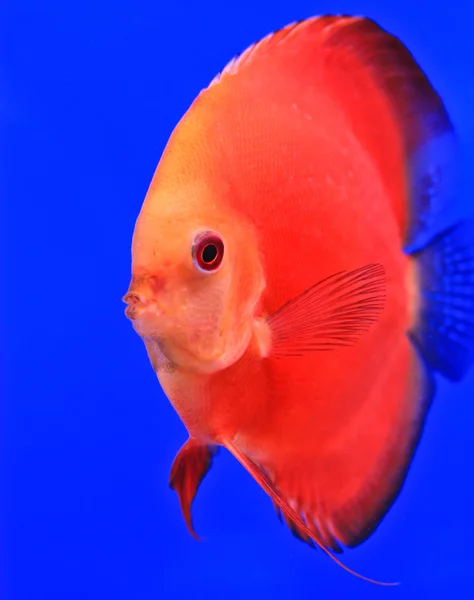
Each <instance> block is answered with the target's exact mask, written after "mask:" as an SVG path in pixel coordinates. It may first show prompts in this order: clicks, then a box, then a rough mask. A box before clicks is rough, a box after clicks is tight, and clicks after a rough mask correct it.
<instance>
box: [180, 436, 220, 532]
mask: <svg viewBox="0 0 474 600" xmlns="http://www.w3.org/2000/svg"><path fill="white" fill-rule="evenodd" d="M216 453H217V446H204V445H202V444H200V443H199V442H197V441H196V440H193V439H192V438H189V439H188V440H187V442H186V443H185V444H184V445H183V446H182V447H181V449H180V450H179V452H178V454H177V455H176V457H175V459H174V461H173V465H172V467H171V473H170V488H171V489H173V490H176V492H177V493H178V497H179V503H180V505H181V510H182V512H183V517H184V520H185V521H186V525H187V527H188V530H189V533H190V534H191V535H192V536H193V537H194V538H195V539H196V540H199V539H200V538H199V536H198V535H197V534H196V532H195V531H194V527H193V521H192V516H191V506H192V503H193V500H194V498H195V496H196V492H197V490H198V488H199V486H200V484H201V481H202V480H203V479H204V477H205V475H206V473H207V472H208V471H209V469H210V468H211V465H212V459H213V457H214V455H215V454H216Z"/></svg>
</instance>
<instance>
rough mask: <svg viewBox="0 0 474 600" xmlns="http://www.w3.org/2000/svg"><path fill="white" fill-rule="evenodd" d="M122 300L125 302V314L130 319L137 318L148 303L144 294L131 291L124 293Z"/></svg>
mask: <svg viewBox="0 0 474 600" xmlns="http://www.w3.org/2000/svg"><path fill="white" fill-rule="evenodd" d="M123 301H124V302H125V304H127V308H126V309H125V315H126V316H127V317H128V318H129V319H130V320H131V321H134V320H135V319H137V318H138V317H139V316H140V314H141V313H142V312H143V311H144V310H145V309H146V308H148V306H149V305H150V300H149V299H148V298H147V297H146V296H145V295H144V294H141V293H139V292H133V291H131V292H128V293H127V294H125V296H124V297H123Z"/></svg>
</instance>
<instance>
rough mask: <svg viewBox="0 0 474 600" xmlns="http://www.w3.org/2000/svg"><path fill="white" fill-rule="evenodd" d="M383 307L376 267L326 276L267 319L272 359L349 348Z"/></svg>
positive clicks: (381, 275)
mask: <svg viewBox="0 0 474 600" xmlns="http://www.w3.org/2000/svg"><path fill="white" fill-rule="evenodd" d="M384 306H385V270H384V268H383V266H382V265H380V264H377V263H376V264H370V265H366V266H364V267H362V268H360V269H356V270H354V271H341V272H340V273H335V274H334V275H330V276H329V277H326V278H325V279H323V280H322V281H320V282H319V283H316V284H315V285H313V286H312V287H310V288H309V289H307V290H306V291H304V292H303V293H302V294H300V295H299V296H297V297H296V298H294V299H293V300H290V301H289V302H287V303H286V304H284V305H283V306H282V307H281V308H279V309H278V310H277V311H276V312H275V313H273V315H271V316H270V317H268V319H267V324H268V326H269V328H270V332H271V355H272V356H300V355H301V354H302V353H304V352H309V351H313V350H319V351H321V350H332V349H334V348H337V347H339V346H352V345H354V344H355V343H356V342H357V340H358V339H359V338H360V336H361V335H362V334H363V333H365V332H366V331H368V329H369V328H370V326H371V325H372V324H373V323H374V322H375V321H377V319H378V317H379V314H380V312H381V311H382V310H383V308H384Z"/></svg>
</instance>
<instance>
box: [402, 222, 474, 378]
mask: <svg viewBox="0 0 474 600" xmlns="http://www.w3.org/2000/svg"><path fill="white" fill-rule="evenodd" d="M412 256H413V258H414V259H415V260H416V262H417V266H418V269H417V271H418V277H419V286H420V310H419V314H418V320H417V323H416V324H415V327H414V328H413V330H412V331H411V336H412V337H413V338H414V340H415V342H416V343H417V345H418V347H419V349H420V350H421V352H422V353H423V356H424V357H425V359H426V361H427V362H428V363H429V364H430V365H431V367H433V368H434V369H436V370H437V371H439V372H440V373H441V374H442V375H444V376H445V377H447V378H448V379H451V380H454V381H459V380H460V379H462V378H463V377H464V376H465V375H466V374H467V372H468V370H469V369H470V367H471V366H472V364H473V363H474V219H469V220H465V221H462V222H460V223H458V224H456V225H454V226H453V227H451V228H450V229H448V230H447V231H445V232H443V233H441V234H440V235H438V236H436V237H435V238H434V239H433V240H432V241H431V242H430V243H429V244H428V246H426V247H425V248H423V249H422V250H419V251H417V252H415V253H414V254H413V255H412Z"/></svg>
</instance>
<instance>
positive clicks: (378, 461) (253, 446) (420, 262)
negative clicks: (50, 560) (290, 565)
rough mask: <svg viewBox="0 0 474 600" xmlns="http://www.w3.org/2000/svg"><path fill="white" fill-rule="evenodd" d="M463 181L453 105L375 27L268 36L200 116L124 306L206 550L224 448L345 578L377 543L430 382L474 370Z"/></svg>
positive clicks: (300, 29) (144, 237)
mask: <svg viewBox="0 0 474 600" xmlns="http://www.w3.org/2000/svg"><path fill="white" fill-rule="evenodd" d="M457 163H458V159H457V142H456V137H455V133H454V130H453V127H452V124H451V121H450V118H449V116H448V114H447V111H446V109H445V107H444V105H443V102H442V100H441V98H440V97H439V95H438V94H437V92H436V91H435V90H434V89H433V87H432V85H431V84H430V82H429V81H428V79H427V77H426V76H425V75H424V74H423V72H422V71H421V69H420V67H419V66H418V65H417V63H416V62H415V59H414V58H413V57H412V55H411V54H410V53H409V51H408V50H407V49H406V48H405V46H404V45H403V44H402V43H401V42H400V41H399V40H398V39H397V38H396V37H394V36H392V35H391V34H389V33H388V32H386V31H384V30H383V29H381V28H380V27H379V26H378V25H377V24H376V23H374V22H373V21H372V20H370V19H367V18H362V17H360V18H359V17H342V16H341V17H337V16H324V17H317V18H310V19H308V20H304V21H302V22H298V23H293V24H291V25H289V26H287V27H285V28H283V29H281V30H279V31H277V32H275V33H272V34H270V35H268V36H267V37H265V38H264V39H263V40H261V41H260V42H258V43H256V44H254V45H252V46H251V47H249V48H248V49H247V50H246V51H245V52H244V53H243V54H242V55H240V56H239V57H237V58H235V59H234V60H232V61H231V62H230V63H229V64H228V65H227V66H226V67H225V68H224V70H223V71H222V73H220V74H219V75H218V76H217V77H216V78H215V79H214V80H213V81H212V82H211V84H210V85H209V86H208V87H207V88H206V89H205V90H203V91H202V92H201V93H200V94H199V95H198V97H197V98H196V99H195V101H194V102H193V103H192V105H191V107H190V108H189V110H188V111H187V112H186V114H185V115H184V116H183V118H182V120H181V121H180V122H179V124H178V125H177V127H176V128H175V130H174V131H173V133H172V135H171V137H170V139H169V141H168V144H167V146H166V148H165V150H164V153H163V155H162V157H161V159H160V161H159V164H158V167H157V170H156V172H155V174H154V176H153V179H152V182H151V185H150V187H149V190H148V192H147V195H146V198H145V200H144V203H143V206H142V209H141V212H140V214H139V217H138V220H137V222H136V226H135V230H134V235H133V242H132V279H131V283H130V287H129V290H128V293H127V294H126V296H125V297H124V301H125V302H126V303H127V305H128V306H127V308H126V315H127V316H128V318H129V319H130V320H131V321H132V323H133V326H134V328H135V330H136V331H137V333H138V334H139V335H140V336H141V338H142V339H143V341H144V343H145V346H146V350H147V353H148V356H149V359H150V361H151V364H152V367H153V369H154V371H155V372H156V374H157V376H158V379H159V382H160V384H161V386H162V388H163V390H164V392H165V394H166V395H167V397H168V398H169V400H170V402H171V403H172V405H173V406H174V408H175V410H176V411H177V413H178V415H179V416H180V418H181V419H182V421H183V423H184V425H185V427H186V428H187V431H188V433H189V439H188V440H187V441H186V443H185V444H184V445H183V446H182V448H181V449H180V450H179V452H178V454H177V456H176V458H175V460H174V463H173V465H172V469H171V476H170V485H171V487H172V488H173V489H175V490H176V491H177V493H178V496H179V500H180V503H181V508H182V511H183V514H184V518H185V520H186V523H187V526H188V528H189V530H190V531H191V533H192V534H193V535H195V534H194V529H193V524H192V519H191V504H192V502H193V499H194V497H195V494H196V491H197V489H198V486H199V485H200V483H201V481H202V479H203V477H204V476H205V475H206V473H207V472H208V470H209V468H210V467H211V463H212V459H213V456H214V454H215V452H216V449H217V448H218V447H224V448H227V450H229V451H230V452H231V453H232V454H233V455H234V457H235V458H236V459H237V460H238V461H239V462H240V463H241V464H242V465H243V466H244V467H245V468H246V469H247V470H248V471H249V472H250V473H251V475H252V476H253V477H254V478H255V480H256V481H257V482H258V483H259V484H260V486H261V487H262V488H263V489H264V490H265V492H266V493H267V494H268V495H269V496H270V498H271V499H272V501H273V503H274V505H275V508H276V510H277V512H278V514H279V516H280V517H281V518H282V519H283V520H284V521H285V522H286V524H287V525H288V526H289V527H290V529H291V530H292V532H293V533H294V535H295V536H296V537H298V538H300V539H301V540H303V541H305V542H307V543H308V544H310V545H313V546H319V547H320V548H321V549H322V550H323V551H324V552H326V553H327V554H328V555H330V556H331V557H332V558H333V559H334V560H336V562H338V563H339V564H341V565H342V563H340V562H339V560H338V559H337V557H336V556H335V554H336V553H338V552H341V551H342V548H343V547H344V546H345V547H354V546H356V545H358V544H360V543H361V542H363V541H364V540H365V539H366V538H367V537H368V536H369V535H371V534H372V533H373V531H374V530H375V529H376V527H377V525H378V524H379V523H380V521H381V520H382V518H383V517H384V515H385V514H386V512H387V511H388V509H389V507H390V506H391V505H392V503H393V502H394V500H395V498H396V496H397V495H398V493H399V491H400V489H401V487H402V484H403V481H404V479H405V476H406V474H407V471H408V468H409V464H410V461H411V459H412V456H413V453H414V451H415V448H416V446H417V443H418V441H419V438H420V435H421V432H422V429H423V424H424V421H425V417H426V414H427V411H428V408H429V406H430V403H431V401H432V398H433V395H434V385H433V374H434V372H435V371H437V372H439V373H441V374H442V375H444V376H445V377H447V378H448V379H451V380H460V379H462V378H463V377H464V376H465V375H466V373H467V371H468V370H469V368H470V367H471V365H472V363H473V361H474V316H473V315H474V242H473V240H474V222H473V221H472V220H464V221H461V222H451V221H452V219H451V218H452V216H453V214H454V208H453V207H454V206H455V200H456V177H457V175H456V166H457ZM450 219H451V221H450ZM342 566H344V565H342ZM344 568H346V569H347V570H349V571H350V569H348V568H347V567H344ZM351 572H353V571H351ZM364 579H367V578H364ZM370 581H373V580H370Z"/></svg>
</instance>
